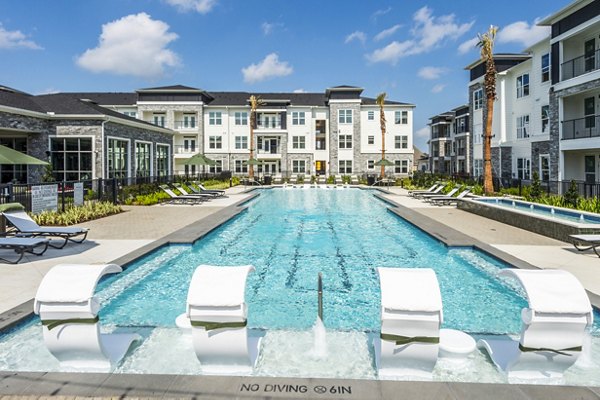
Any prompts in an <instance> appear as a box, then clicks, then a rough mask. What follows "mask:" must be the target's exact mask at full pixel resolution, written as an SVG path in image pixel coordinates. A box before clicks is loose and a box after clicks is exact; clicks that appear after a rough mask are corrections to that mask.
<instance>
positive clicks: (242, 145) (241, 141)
mask: <svg viewBox="0 0 600 400" xmlns="http://www.w3.org/2000/svg"><path fill="white" fill-rule="evenodd" d="M235 148H236V149H238V150H239V149H247V148H248V136H236V137H235Z"/></svg>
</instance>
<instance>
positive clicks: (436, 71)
mask: <svg viewBox="0 0 600 400" xmlns="http://www.w3.org/2000/svg"><path fill="white" fill-rule="evenodd" d="M446 72H447V69H446V68H443V67H423V68H421V69H420V70H419V72H417V75H418V76H419V77H420V78H423V79H429V80H433V79H439V78H440V77H441V76H442V75H443V74H445V73H446Z"/></svg>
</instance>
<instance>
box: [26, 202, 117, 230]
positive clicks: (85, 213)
mask: <svg viewBox="0 0 600 400" xmlns="http://www.w3.org/2000/svg"><path fill="white" fill-rule="evenodd" d="M122 211H123V209H122V208H121V206H118V205H115V204H113V203H111V202H107V201H103V202H87V203H85V204H84V205H82V206H75V207H70V208H68V209H66V210H65V212H64V213H63V212H58V211H43V212H41V213H39V214H32V215H31V218H33V220H34V221H35V222H36V223H37V224H38V225H51V226H52V225H54V226H56V225H60V226H64V225H73V224H79V223H81V222H85V221H91V220H94V219H98V218H102V217H106V216H109V215H113V214H118V213H120V212H122Z"/></svg>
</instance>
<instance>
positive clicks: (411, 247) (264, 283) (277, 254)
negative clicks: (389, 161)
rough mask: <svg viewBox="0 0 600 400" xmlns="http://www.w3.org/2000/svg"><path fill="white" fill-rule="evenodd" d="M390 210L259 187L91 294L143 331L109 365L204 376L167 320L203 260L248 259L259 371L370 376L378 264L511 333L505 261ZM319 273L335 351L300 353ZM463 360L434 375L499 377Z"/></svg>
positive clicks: (51, 363) (5, 345)
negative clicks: (423, 276)
mask: <svg viewBox="0 0 600 400" xmlns="http://www.w3.org/2000/svg"><path fill="white" fill-rule="evenodd" d="M387 207H388V206H387V205H386V204H385V203H384V202H382V201H379V200H377V199H375V198H374V197H373V192H371V191H366V190H359V189H350V188H347V189H335V190H322V189H292V190H283V189H272V190H264V191H262V192H261V195H260V196H259V197H258V198H257V199H256V200H254V201H252V202H251V203H249V204H248V209H247V211H245V212H243V213H242V214H240V215H239V216H238V217H236V218H235V219H233V220H231V221H229V222H228V223H226V224H224V225H223V226H221V227H219V228H218V229H216V230H215V231H213V232H211V233H210V234H209V235H208V236H206V237H205V238H203V239H202V240H200V241H198V242H196V243H195V244H194V245H193V246H187V245H174V246H168V247H164V248H162V249H160V250H158V251H156V252H153V253H151V254H149V255H147V256H145V257H144V258H142V259H140V260H138V261H137V262H135V263H133V264H132V265H130V266H128V268H127V269H126V271H125V272H123V273H121V274H119V275H117V276H112V277H110V278H108V279H106V280H104V281H103V282H102V283H101V284H100V286H99V292H98V296H99V298H100V300H101V303H102V312H101V314H102V321H103V324H104V325H105V326H107V327H109V328H114V327H117V328H118V329H120V330H129V331H135V332H138V333H140V334H141V335H142V336H143V337H144V341H143V342H142V344H141V345H140V346H139V347H138V348H137V349H136V350H134V352H133V353H132V354H130V355H129V356H128V357H127V358H126V359H125V360H124V362H123V363H122V365H121V366H120V367H119V369H118V371H117V372H133V373H149V372H152V373H182V374H185V373H191V374H194V373H200V371H201V370H200V365H199V363H198V361H197V360H196V358H195V355H194V353H193V350H192V349H191V344H190V343H189V338H186V337H185V335H182V334H181V332H180V331H179V330H178V329H177V328H176V327H175V318H176V317H177V316H178V315H179V314H181V313H182V312H184V311H185V302H186V295H187V289H188V286H189V282H190V279H191V276H192V274H193V271H194V269H195V268H196V267H197V266H198V265H200V264H213V265H245V264H253V265H254V266H255V267H256V272H254V273H253V274H251V275H250V276H249V279H248V284H247V290H246V301H247V303H248V307H249V316H248V325H249V327H250V328H255V329H256V330H264V331H266V332H267V333H266V336H265V339H264V341H263V349H262V352H261V353H262V359H261V361H260V362H259V366H258V369H257V374H258V375H279V376H330V377H346V378H373V377H375V375H376V374H375V370H374V367H373V359H372V349H371V346H370V345H369V340H370V338H371V336H372V334H376V333H378V331H379V324H380V322H379V313H380V311H379V304H380V292H379V282H378V278H377V273H376V270H375V269H376V267H379V266H388V267H414V268H419V267H429V268H433V269H434V270H435V271H436V273H437V276H438V280H439V283H440V288H441V291H442V299H443V303H444V304H443V305H444V324H443V327H447V328H455V329H460V330H463V331H466V332H470V333H473V334H476V335H481V334H502V333H511V334H516V333H518V332H519V329H520V319H519V316H520V310H521V308H523V307H524V306H525V305H526V302H525V300H524V299H523V297H522V295H521V294H520V293H519V291H518V289H515V288H514V286H512V283H511V282H510V281H504V280H498V279H496V278H495V274H496V273H497V272H498V271H499V269H501V268H504V267H505V266H504V265H502V264H501V263H499V262H498V261H496V260H494V259H492V258H490V257H487V256H486V255H484V254H483V253H481V252H478V251H473V250H470V249H449V248H447V247H445V246H444V245H442V244H441V243H439V242H438V241H436V240H435V239H433V238H432V237H431V236H429V235H427V234H425V233H424V232H422V231H420V230H419V229H417V228H415V227H414V226H412V225H411V224H409V223H407V222H406V221H404V220H402V219H401V218H399V217H397V216H396V215H395V214H393V213H391V212H389V211H388V209H387ZM319 272H322V273H323V285H324V288H323V289H324V322H325V326H326V327H327V329H328V346H329V348H330V351H329V354H331V357H332V358H331V359H328V360H327V361H324V360H319V359H314V358H311V357H310V356H307V354H309V351H310V348H311V345H312V334H311V331H310V327H311V326H312V325H313V323H314V321H315V317H316V314H317V290H316V286H317V274H318V273H319ZM597 320H598V319H597ZM595 332H598V325H596V326H595ZM594 340H596V339H594ZM597 347H598V346H595V347H594V348H595V349H596V351H598V350H599V349H598V348H597ZM348 349H352V350H353V351H348ZM157 356H160V361H158V360H157ZM595 359H599V357H595ZM298 366H301V367H298ZM471 368H472V371H471V372H474V375H469V377H466V375H465V376H463V375H461V374H458V375H456V374H455V373H454V372H453V371H452V369H445V368H444V366H443V364H441V366H440V367H439V371H438V373H437V375H436V376H437V379H440V380H453V379H459V380H467V381H468V380H471V381H473V380H476V381H481V380H482V379H483V381H485V378H482V377H484V376H485V377H488V378H487V379H488V381H491V382H498V381H502V378H501V377H500V376H499V374H497V373H496V372H495V370H494V368H493V367H492V366H491V365H489V363H487V362H486V360H485V357H484V356H483V355H482V354H477V356H476V357H475V358H474V359H473V363H472V364H471ZM57 369H58V366H57V363H56V361H55V360H54V359H53V358H52V356H51V355H50V354H48V352H47V351H46V349H45V348H44V346H43V343H42V342H41V328H40V326H39V323H38V322H37V319H36V320H34V321H32V322H30V323H29V324H26V325H25V326H22V327H20V328H19V329H15V330H13V331H12V332H9V333H7V334H4V335H3V336H1V337H0V370H57ZM596 372H598V371H596ZM598 375H600V374H598ZM571 382H572V383H574V384H576V383H577V382H576V381H571ZM586 384H589V381H586Z"/></svg>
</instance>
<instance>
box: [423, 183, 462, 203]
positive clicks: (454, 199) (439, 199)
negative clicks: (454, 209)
mask: <svg viewBox="0 0 600 400" xmlns="http://www.w3.org/2000/svg"><path fill="white" fill-rule="evenodd" d="M471 189H472V188H470V187H468V188H466V189H465V190H463V191H462V192H460V193H459V194H458V196H448V195H446V196H434V197H431V196H430V197H429V198H428V199H427V200H428V201H429V202H430V203H431V204H435V205H436V206H449V205H451V204H456V203H458V201H459V200H460V199H463V198H465V197H466V196H467V195H468V194H469V193H471Z"/></svg>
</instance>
